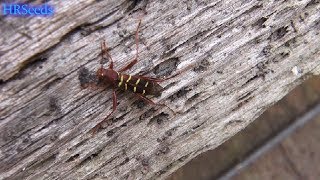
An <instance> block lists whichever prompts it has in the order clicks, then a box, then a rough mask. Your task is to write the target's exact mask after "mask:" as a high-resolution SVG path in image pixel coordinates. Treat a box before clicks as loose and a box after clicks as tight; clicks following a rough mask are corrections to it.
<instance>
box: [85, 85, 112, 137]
mask: <svg viewBox="0 0 320 180" xmlns="http://www.w3.org/2000/svg"><path fill="white" fill-rule="evenodd" d="M112 99H113V106H112V112H111V113H110V114H108V116H107V117H106V118H105V119H104V120H103V121H101V122H99V123H98V124H97V125H96V126H94V127H93V128H92V129H91V133H92V134H95V133H96V132H98V130H99V129H100V128H102V124H103V123H105V122H106V121H107V120H108V118H109V117H110V116H111V114H112V113H113V112H115V111H116V109H117V94H116V90H113V96H112Z"/></svg>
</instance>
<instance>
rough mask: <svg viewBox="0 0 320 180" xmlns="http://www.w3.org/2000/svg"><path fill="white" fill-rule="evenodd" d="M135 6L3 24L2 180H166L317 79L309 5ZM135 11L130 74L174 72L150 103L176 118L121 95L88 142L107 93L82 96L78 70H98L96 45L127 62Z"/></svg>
mask: <svg viewBox="0 0 320 180" xmlns="http://www.w3.org/2000/svg"><path fill="white" fill-rule="evenodd" d="M134 2H135V1H80V2H79V3H76V4H75V3H71V1H59V2H52V4H53V6H55V9H56V15H55V16H54V17H52V18H49V19H48V18H38V17H37V18H25V19H18V18H12V17H5V18H2V21H4V22H6V23H5V24H4V26H1V28H0V30H1V34H4V36H1V38H2V39H1V42H2V43H1V46H0V51H1V53H2V54H1V56H0V60H1V61H0V64H1V69H0V77H1V79H2V80H3V83H1V85H0V91H1V96H0V108H1V109H0V119H1V121H0V134H1V135H0V146H1V151H0V152H1V153H0V161H1V164H5V166H1V167H0V173H1V177H2V178H11V179H15V178H29V179H44V178H45V179H56V178H59V179H62V178H64V179H85V178H93V177H95V178H103V177H108V178H111V177H115V178H116V179H126V178H129V179H141V178H142V179H153V178H159V177H160V178H164V177H166V176H167V175H168V174H169V173H170V172H172V171H174V170H176V169H177V168H178V167H180V166H181V165H183V164H184V163H186V162H187V161H188V160H190V159H192V158H193V157H195V156H196V155H197V154H199V153H201V152H204V151H206V150H208V149H212V148H215V147H216V146H218V145H219V144H221V143H222V142H223V141H225V140H226V139H227V138H229V137H231V136H232V135H233V134H235V133H236V132H238V131H240V130H241V129H242V128H244V127H245V126H246V125H248V124H249V123H250V122H252V121H253V120H254V119H255V118H256V117H258V116H259V115H260V114H261V113H262V112H263V111H264V110H265V109H266V108H267V107H268V106H270V105H271V104H273V103H274V102H276V101H278V100H279V99H280V98H281V97H283V96H284V95H285V94H286V93H287V92H288V91H290V89H292V88H293V87H295V86H296V85H297V84H298V83H299V82H300V81H301V80H303V79H305V78H307V77H308V76H310V75H312V74H313V73H316V74H319V72H320V61H319V55H320V49H319V48H320V43H319V41H320V34H319V29H320V25H319V22H320V11H319V7H320V5H319V2H318V1H315V0H311V1H310V0H304V1H299V2H296V1H263V2H262V1H213V0H207V1H201V2H199V1H165V0H164V1H141V2H139V3H138V4H137V6H135V7H133V6H132V3H134ZM143 12H145V13H146V14H145V15H143V19H142V27H141V31H140V37H141V43H140V47H141V53H140V57H139V58H140V59H139V63H138V64H137V65H136V66H135V67H134V68H133V69H132V70H131V71H129V72H130V73H132V74H136V73H138V72H141V71H146V72H149V74H150V75H156V76H162V75H168V74H174V73H176V72H178V71H183V73H182V74H181V75H180V76H179V77H177V78H174V79H172V80H170V81H168V82H164V83H162V85H163V86H164V87H166V89H165V91H164V93H163V94H162V96H161V97H159V98H154V100H155V101H156V102H159V101H160V102H165V103H166V104H167V105H168V106H169V107H170V108H171V109H173V110H174V111H176V114H174V113H172V112H171V111H170V110H169V109H168V108H161V107H152V106H150V105H146V106H144V107H143V108H141V107H140V106H141V104H140V103H138V104H137V103H136V100H135V99H133V98H132V97H133V96H132V95H130V94H122V95H119V99H120V100H119V102H120V104H119V108H118V110H117V112H116V113H115V115H114V119H113V120H112V123H110V124H109V125H105V129H103V130H101V131H100V132H99V133H97V134H96V135H95V136H94V137H91V136H90V134H88V131H89V130H90V128H92V127H94V126H95V125H96V124H97V123H98V122H100V121H102V120H103V119H104V117H105V116H106V115H107V114H108V113H109V112H110V111H111V104H112V102H111V91H109V90H104V89H99V90H82V89H81V88H80V85H79V80H78V76H79V69H80V68H82V67H85V68H88V69H90V70H91V71H94V70H95V69H97V67H98V65H99V62H98V60H99V53H100V42H101V41H102V40H103V39H106V40H107V43H108V46H109V47H110V48H111V50H110V53H111V54H112V56H113V59H114V60H115V63H116V68H119V67H121V66H123V65H124V64H126V63H127V62H128V61H129V60H130V59H131V58H133V57H134V53H135V47H134V38H133V36H132V35H133V33H134V31H135V28H136V25H137V22H138V18H139V17H141V15H142V14H143ZM11 25H15V27H17V28H16V29H14V30H12V29H10V28H9V27H12V26H11ZM18 25H19V26H18ZM21 32H23V33H21ZM25 34H28V35H27V36H26V35H25ZM30 37H31V38H30ZM190 66H191V67H192V68H188V67H190ZM293 69H296V70H298V71H294V72H295V73H293V71H292V70H293Z"/></svg>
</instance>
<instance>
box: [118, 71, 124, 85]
mask: <svg viewBox="0 0 320 180" xmlns="http://www.w3.org/2000/svg"><path fill="white" fill-rule="evenodd" d="M122 82H123V75H122V74H121V78H120V82H119V84H118V87H120V86H121V85H122Z"/></svg>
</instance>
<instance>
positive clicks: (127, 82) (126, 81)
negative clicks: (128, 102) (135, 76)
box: [126, 75, 131, 83]
mask: <svg viewBox="0 0 320 180" xmlns="http://www.w3.org/2000/svg"><path fill="white" fill-rule="evenodd" d="M130 80H131V75H129V78H128V79H127V81H126V82H127V83H128V82H129V81H130Z"/></svg>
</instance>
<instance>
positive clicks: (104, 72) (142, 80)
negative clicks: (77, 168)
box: [92, 20, 179, 133]
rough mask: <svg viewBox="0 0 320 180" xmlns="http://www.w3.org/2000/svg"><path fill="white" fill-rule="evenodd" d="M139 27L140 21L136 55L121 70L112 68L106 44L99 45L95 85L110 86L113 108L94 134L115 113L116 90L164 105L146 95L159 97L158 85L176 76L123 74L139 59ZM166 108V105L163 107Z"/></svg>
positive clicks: (159, 89)
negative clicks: (106, 62) (158, 76)
mask: <svg viewBox="0 0 320 180" xmlns="http://www.w3.org/2000/svg"><path fill="white" fill-rule="evenodd" d="M140 25H141V20H140V21H139V23H138V26H137V29H136V32H135V44H136V55H135V57H134V59H133V60H131V61H130V62H129V64H127V65H126V66H124V67H123V68H121V69H120V70H118V71H117V70H115V69H114V68H113V65H114V61H113V59H112V57H111V55H110V54H109V52H108V48H107V46H106V42H105V41H103V42H102V43H101V61H100V68H99V69H98V70H97V72H96V75H95V76H96V79H97V85H99V86H111V87H112V89H113V93H112V97H113V98H112V100H113V106H112V111H111V112H110V113H109V114H108V115H107V117H106V118H105V119H104V120H103V121H101V122H100V123H98V124H97V125H96V126H95V127H93V129H92V132H93V133H95V132H97V131H98V129H100V128H101V127H102V124H103V123H104V122H105V121H106V120H108V118H109V117H110V116H111V115H112V114H113V113H114V112H115V111H116V109H117V94H116V91H117V89H119V90H121V91H131V92H133V93H134V94H135V95H136V96H138V97H139V98H140V99H142V100H144V101H145V102H147V103H150V104H153V105H164V104H156V103H154V102H153V101H152V100H150V99H149V98H147V97H146V96H147V95H154V96H159V95H161V93H162V91H163V88H162V87H161V86H160V85H159V84H158V83H160V82H163V81H165V80H168V79H171V78H173V77H175V76H177V75H178V74H179V73H178V74H175V75H173V76H169V77H167V78H163V79H159V78H153V77H146V76H142V75H128V74H126V73H124V72H125V71H126V70H129V69H131V68H132V67H133V66H134V65H135V64H136V63H137V62H138V57H139V36H138V32H139V27H140ZM105 58H107V59H108V60H109V61H110V64H109V67H108V68H104V67H103V59H105ZM164 106H166V105H164Z"/></svg>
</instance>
